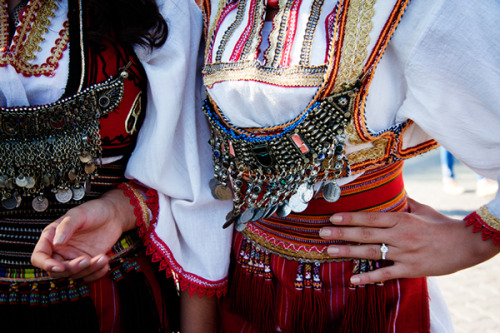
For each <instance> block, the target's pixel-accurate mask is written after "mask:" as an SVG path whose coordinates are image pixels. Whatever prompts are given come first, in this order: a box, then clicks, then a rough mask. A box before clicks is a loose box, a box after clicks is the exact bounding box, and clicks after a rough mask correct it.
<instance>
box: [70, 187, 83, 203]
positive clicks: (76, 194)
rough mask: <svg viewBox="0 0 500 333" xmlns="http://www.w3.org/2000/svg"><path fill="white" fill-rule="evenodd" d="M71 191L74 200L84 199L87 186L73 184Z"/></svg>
mask: <svg viewBox="0 0 500 333" xmlns="http://www.w3.org/2000/svg"><path fill="white" fill-rule="evenodd" d="M71 192H73V200H76V201H78V200H82V199H83V197H84V196H85V187H84V186H81V185H73V186H71Z"/></svg>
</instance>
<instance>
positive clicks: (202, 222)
mask: <svg viewBox="0 0 500 333" xmlns="http://www.w3.org/2000/svg"><path fill="white" fill-rule="evenodd" d="M157 3H158V4H159V6H160V10H161V13H162V14H163V15H164V17H165V18H166V21H167V24H168V39H167V41H166V43H165V44H164V45H163V46H162V47H160V48H158V49H155V50H153V51H150V50H147V49H143V48H137V49H136V53H137V55H138V57H139V59H140V60H141V62H142V64H143V66H144V69H145V71H146V74H147V77H148V90H147V108H146V117H145V120H144V123H143V126H142V127H141V129H140V133H139V136H138V141H137V145H136V148H135V150H134V152H133V154H132V156H131V159H130V161H129V163H128V166H127V171H126V176H127V177H128V178H130V179H133V180H134V182H133V183H136V184H140V185H143V186H144V188H142V190H141V187H140V186H139V187H138V188H136V189H133V190H137V189H139V190H141V192H140V193H142V194H145V198H146V199H147V200H145V202H139V201H141V200H143V199H140V200H139V201H138V200H137V198H136V200H135V201H136V202H137V204H138V206H139V207H138V209H139V208H140V205H141V204H142V205H143V206H144V204H146V205H147V208H146V209H149V212H148V213H149V214H146V215H145V216H146V217H145V218H146V219H148V221H143V222H144V223H143V224H142V225H139V226H140V227H141V228H142V229H143V230H141V233H142V236H143V239H145V244H146V246H147V248H148V252H149V254H151V255H152V257H153V260H155V261H159V262H160V268H161V269H164V270H165V271H166V272H167V275H173V276H174V278H176V279H178V282H179V283H180V287H181V289H182V290H188V291H189V292H190V294H193V293H198V294H199V295H209V296H211V295H214V294H216V295H218V296H220V295H222V294H223V293H224V292H225V290H226V289H227V271H228V267H229V255H230V246H231V237H232V232H231V230H229V229H223V228H222V225H223V224H224V222H225V216H226V214H227V213H228V212H229V211H230V210H231V202H230V201H217V200H215V199H213V197H212V195H211V192H210V188H209V186H208V183H209V180H210V178H211V176H212V175H213V170H212V160H211V149H210V145H209V144H208V140H209V128H208V124H207V122H206V120H205V117H204V114H203V112H202V111H201V101H202V98H203V93H202V91H203V89H202V82H201V72H200V68H201V67H200V66H201V62H200V56H199V54H200V53H201V50H200V40H201V36H202V26H203V17H202V13H201V10H200V9H199V8H198V6H197V5H196V4H195V2H194V1H193V0H168V1H157ZM148 188H149V189H148ZM135 192H137V191H135ZM152 198H157V207H156V205H155V204H154V200H152ZM148 200H149V201H148ZM143 201H144V200H143ZM144 207H146V206H144ZM151 213H152V214H151Z"/></svg>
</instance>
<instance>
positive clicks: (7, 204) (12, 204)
mask: <svg viewBox="0 0 500 333" xmlns="http://www.w3.org/2000/svg"><path fill="white" fill-rule="evenodd" d="M21 201H22V199H21V196H20V195H19V194H17V193H13V194H12V195H11V196H10V198H8V199H5V200H3V201H2V206H3V208H5V209H8V210H12V209H14V208H17V207H19V206H20V205H21Z"/></svg>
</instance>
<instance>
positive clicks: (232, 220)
mask: <svg viewBox="0 0 500 333" xmlns="http://www.w3.org/2000/svg"><path fill="white" fill-rule="evenodd" d="M239 218H240V215H234V213H233V211H230V212H229V213H228V214H227V215H226V223H224V225H223V226H222V229H226V228H228V227H229V226H230V225H231V224H233V223H235V222H236V221H238V219H239Z"/></svg>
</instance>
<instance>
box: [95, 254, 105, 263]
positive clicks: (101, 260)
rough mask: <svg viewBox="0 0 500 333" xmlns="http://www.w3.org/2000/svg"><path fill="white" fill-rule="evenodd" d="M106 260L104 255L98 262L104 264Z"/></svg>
mask: <svg viewBox="0 0 500 333" xmlns="http://www.w3.org/2000/svg"><path fill="white" fill-rule="evenodd" d="M105 260H106V256H102V257H100V258H99V259H98V260H97V263H98V264H102V263H103V262H104V261H105Z"/></svg>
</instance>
